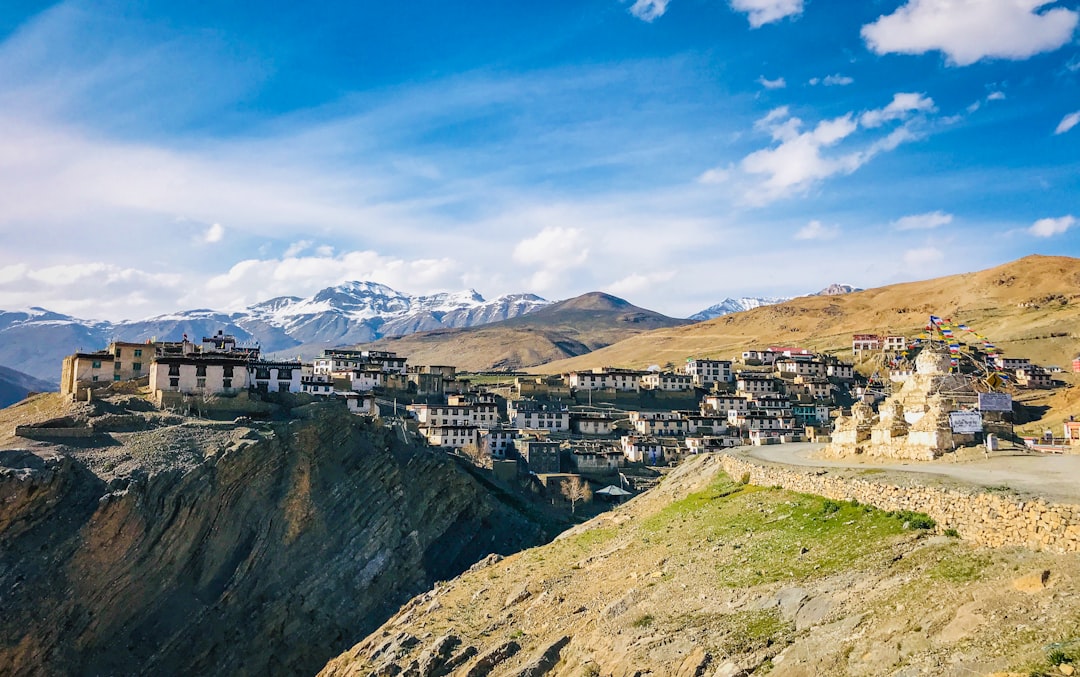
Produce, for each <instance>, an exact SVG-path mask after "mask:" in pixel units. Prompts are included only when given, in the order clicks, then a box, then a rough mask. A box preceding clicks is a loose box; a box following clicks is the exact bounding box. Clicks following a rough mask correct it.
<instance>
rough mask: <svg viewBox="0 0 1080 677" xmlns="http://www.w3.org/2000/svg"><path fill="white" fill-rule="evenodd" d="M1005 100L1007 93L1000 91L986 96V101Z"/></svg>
mask: <svg viewBox="0 0 1080 677" xmlns="http://www.w3.org/2000/svg"><path fill="white" fill-rule="evenodd" d="M1004 99H1005V92H1002V91H1000V90H999V91H996V92H990V93H989V94H987V95H986V100H987V101H1003V100H1004Z"/></svg>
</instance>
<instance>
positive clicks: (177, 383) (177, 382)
mask: <svg viewBox="0 0 1080 677" xmlns="http://www.w3.org/2000/svg"><path fill="white" fill-rule="evenodd" d="M169 387H170V388H179V387H180V379H178V378H170V379H169Z"/></svg>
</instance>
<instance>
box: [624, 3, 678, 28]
mask: <svg viewBox="0 0 1080 677" xmlns="http://www.w3.org/2000/svg"><path fill="white" fill-rule="evenodd" d="M668 2H669V0H635V2H634V4H633V5H631V6H630V13H631V14H633V15H634V16H636V17H637V18H639V19H641V20H642V21H647V22H649V23H652V22H653V21H655V20H656V19H659V18H660V17H662V16H664V12H666V11H667V6H668Z"/></svg>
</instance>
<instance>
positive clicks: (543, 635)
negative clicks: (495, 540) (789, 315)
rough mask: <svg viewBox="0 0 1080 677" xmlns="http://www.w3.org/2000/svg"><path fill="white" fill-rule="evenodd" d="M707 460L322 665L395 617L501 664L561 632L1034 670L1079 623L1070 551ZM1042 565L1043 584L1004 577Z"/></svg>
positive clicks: (603, 641) (622, 642) (672, 651)
mask: <svg viewBox="0 0 1080 677" xmlns="http://www.w3.org/2000/svg"><path fill="white" fill-rule="evenodd" d="M717 466H718V464H717V463H715V462H713V461H711V460H710V459H708V457H696V458H694V459H692V460H691V461H690V462H688V463H686V464H684V465H683V466H681V467H680V469H679V470H678V471H677V472H676V476H674V477H671V478H668V480H665V482H664V483H663V484H661V486H660V487H659V488H657V489H654V490H653V491H651V492H649V493H648V494H645V495H643V496H642V497H640V498H639V499H636V500H635V501H633V502H631V503H630V504H628V505H627V506H624V507H622V508H620V509H618V510H617V511H615V512H614V513H609V514H607V515H604V516H601V517H598V518H596V519H594V520H592V521H591V522H589V523H588V524H587V525H585V526H584V527H582V528H579V529H577V530H575V531H574V532H570V533H569V534H567V535H565V536H564V537H561V538H560V539H559V540H557V541H555V542H554V543H551V544H549V545H546V546H543V547H540V548H534V549H532V550H528V551H525V552H522V553H520V554H517V555H514V556H511V557H508V558H506V559H505V560H503V561H501V562H498V563H495V564H492V565H490V566H487V567H485V568H474V570H471V571H470V572H467V573H466V574H464V575H462V576H461V577H459V578H458V579H455V580H454V581H452V582H450V583H448V584H446V585H444V586H440V587H439V588H437V589H436V590H435V591H434V592H433V593H429V594H428V595H426V596H425V597H423V598H422V599H419V598H418V600H414V602H413V603H410V604H409V605H406V607H403V609H402V611H401V612H400V613H399V614H398V616H397V617H395V618H394V619H391V620H390V621H389V622H388V623H387V625H385V626H384V628H383V629H382V630H381V631H379V632H376V633H375V634H373V635H371V636H370V637H369V638H368V639H367V640H365V641H364V642H362V643H361V644H359V645H358V646H357V647H356V648H354V649H353V650H352V651H351V652H349V653H347V654H344V655H343V656H341V657H339V658H338V659H336V660H335V661H334V662H332V663H331V664H330V665H329V666H328V671H327V672H328V674H346V673H347V671H348V670H353V669H355V670H357V672H358V674H367V672H368V671H369V670H372V669H374V668H377V667H378V666H379V665H380V663H381V662H382V661H383V660H385V657H383V658H382V659H380V658H379V657H374V653H375V651H374V650H375V649H376V648H377V647H379V646H380V645H382V644H384V643H386V642H387V641H388V640H393V638H395V637H401V636H402V634H403V633H404V635H405V636H412V637H416V638H421V641H420V642H419V643H417V644H416V645H415V646H414V647H412V648H411V649H409V650H408V651H405V652H404V655H402V656H400V657H399V658H398V664H399V665H401V666H404V665H407V664H408V663H409V662H410V661H411V660H412V659H422V657H423V655H424V652H425V651H429V649H430V646H429V645H430V644H431V643H432V638H439V637H444V636H446V635H453V636H454V637H456V638H458V639H460V641H461V643H460V645H458V650H459V651H460V650H463V649H465V648H466V647H476V649H477V651H478V654H480V655H483V654H484V653H485V652H487V651H490V650H491V649H492V648H493V647H497V646H500V645H504V644H506V643H507V642H516V643H517V644H519V645H520V647H521V650H520V651H519V652H518V654H517V655H515V656H514V657H512V658H511V659H509V660H507V661H506V662H505V663H504V664H502V665H500V666H499V668H498V669H497V670H496V671H495V672H494V673H493V674H517V672H518V671H520V670H521V669H522V668H523V667H524V666H526V665H527V664H528V663H529V662H530V661H531V660H533V659H534V658H535V657H536V656H537V655H539V654H540V653H542V652H543V650H544V649H545V648H546V647H549V646H552V645H553V644H555V643H557V642H558V640H559V639H560V638H562V637H569V638H570V639H569V643H568V644H567V646H566V647H565V648H563V649H562V652H561V657H560V660H559V663H558V664H557V666H556V667H555V669H554V671H553V673H552V674H558V675H581V674H603V675H622V674H633V671H634V670H642V671H645V672H647V671H648V670H650V669H651V670H652V674H675V673H676V672H678V673H679V674H684V673H685V674H694V673H695V672H696V671H697V673H698V674H712V673H713V672H716V671H717V667H718V666H719V665H722V664H723V663H725V662H726V661H733V662H735V663H737V664H738V665H739V666H740V667H741V668H743V669H748V670H750V671H751V672H753V674H762V673H764V672H768V671H769V670H773V674H790V675H798V674H802V675H810V674H828V675H838V674H864V675H872V674H894V671H895V670H896V669H898V668H900V667H902V666H910V667H912V668H915V669H922V670H924V671H925V672H924V674H954V673H955V674H986V673H988V672H991V671H993V670H1003V669H1009V668H1012V669H1023V670H1025V671H1031V670H1036V669H1046V668H1048V667H1049V664H1048V652H1047V650H1046V648H1045V647H1046V645H1047V644H1048V643H1049V642H1055V641H1059V640H1069V639H1070V638H1071V639H1073V640H1075V639H1076V638H1077V637H1078V634H1077V633H1078V632H1080V617H1078V616H1077V613H1076V608H1077V607H1076V601H1077V582H1078V579H1077V577H1078V576H1080V562H1078V561H1077V559H1076V557H1075V556H1053V555H1044V554H1035V553H1030V552H1026V551H1022V550H1010V551H1004V550H1002V551H991V550H986V549H977V548H973V547H971V546H969V545H967V544H965V543H962V542H959V541H957V540H955V539H948V538H944V537H937V538H927V537H926V536H925V534H922V533H916V532H913V531H911V530H908V529H905V528H904V525H903V523H902V521H901V519H897V518H895V517H890V516H889V515H886V514H884V513H882V512H880V511H878V510H875V509H870V508H867V507H864V506H856V505H851V504H836V503H832V502H827V501H825V499H822V498H820V497H815V496H808V495H803V494H797V493H792V492H788V491H783V490H779V489H770V488H761V487H753V486H742V485H739V484H737V483H735V482H733V481H732V480H731V479H730V478H728V477H726V476H725V475H723V474H722V473H720V472H718V469H717ZM1044 569H1045V570H1049V571H1050V572H1051V575H1050V581H1049V588H1048V589H1046V590H1042V591H1039V592H1034V593H1024V592H1020V591H1018V590H1016V589H1014V587H1013V585H1011V582H1012V581H1013V580H1014V579H1016V578H1018V577H1020V576H1022V575H1025V574H1029V573H1031V572H1032V571H1036V572H1041V571H1042V570H1044ZM525 591H527V592H525ZM931 591H932V594H928V593H930V592H931ZM515 600H516V601H515ZM792 600H794V601H792ZM425 638H426V639H425ZM1066 647H1067V650H1068V651H1070V652H1073V653H1074V654H1076V657H1077V659H1080V652H1078V651H1077V650H1076V649H1077V647H1076V646H1074V645H1072V644H1067V645H1066ZM468 665H469V664H468V663H466V664H465V665H464V666H463V668H467V667H468ZM960 667H962V668H963V670H962V671H959V670H958V669H959V668H960ZM699 669H700V670H701V671H699ZM1025 674H1026V672H1025Z"/></svg>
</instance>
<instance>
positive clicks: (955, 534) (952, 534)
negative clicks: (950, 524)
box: [945, 528, 960, 538]
mask: <svg viewBox="0 0 1080 677" xmlns="http://www.w3.org/2000/svg"><path fill="white" fill-rule="evenodd" d="M945 535H946V536H948V537H949V538H960V532H959V531H957V530H956V529H952V528H949V529H946V530H945Z"/></svg>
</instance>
